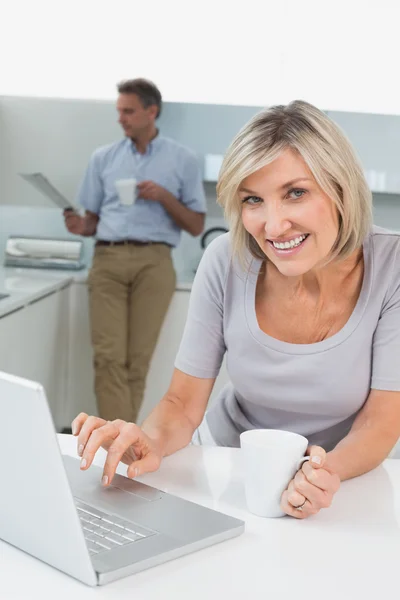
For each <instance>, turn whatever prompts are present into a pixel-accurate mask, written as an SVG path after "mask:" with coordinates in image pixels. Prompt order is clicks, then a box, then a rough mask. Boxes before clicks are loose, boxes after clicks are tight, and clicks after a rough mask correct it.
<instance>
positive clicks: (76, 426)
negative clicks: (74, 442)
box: [71, 412, 89, 435]
mask: <svg viewBox="0 0 400 600" xmlns="http://www.w3.org/2000/svg"><path fill="white" fill-rule="evenodd" d="M88 417H89V415H87V414H86V413H84V412H81V413H79V415H78V416H77V417H75V419H74V420H73V421H72V423H71V430H72V435H78V433H79V432H80V430H81V428H82V425H83V424H84V422H85V421H86V419H87V418H88Z"/></svg>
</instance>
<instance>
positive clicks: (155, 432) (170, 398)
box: [141, 369, 215, 456]
mask: <svg viewBox="0 0 400 600" xmlns="http://www.w3.org/2000/svg"><path fill="white" fill-rule="evenodd" d="M214 382H215V379H200V378H199V377H193V376H192V375H187V374H186V373H183V372H182V371H179V369H174V372H173V376H172V381H171V385H170V387H169V389H168V392H167V393H166V394H165V396H164V397H163V398H162V400H161V401H160V402H159V404H157V406H156V407H155V408H154V409H153V411H152V412H151V413H150V415H149V416H148V417H147V419H146V420H145V421H144V422H143V424H142V427H141V429H142V430H143V431H144V432H145V433H146V434H147V435H148V436H149V437H150V438H151V439H152V440H154V443H155V444H156V445H157V447H158V449H159V452H160V454H161V456H168V455H169V454H173V453H174V452H176V451H177V450H180V449H181V448H184V447H185V446H187V445H188V444H189V443H190V441H191V439H192V435H193V433H194V431H195V429H197V427H198V426H199V425H200V423H201V421H202V420H203V417H204V413H205V411H206V408H207V403H208V399H209V397H210V394H211V392H212V389H213V386H214Z"/></svg>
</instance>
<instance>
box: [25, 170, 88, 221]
mask: <svg viewBox="0 0 400 600" xmlns="http://www.w3.org/2000/svg"><path fill="white" fill-rule="evenodd" d="M19 176H20V177H22V179H24V180H25V181H27V182H28V183H30V184H31V185H32V186H33V187H34V188H35V189H36V190H38V191H39V192H41V193H42V194H43V195H44V196H46V198H49V199H50V200H51V201H52V202H54V204H56V205H57V206H58V207H59V208H61V209H62V210H66V209H69V210H74V211H76V212H79V207H78V206H76V205H75V204H73V203H72V202H70V201H69V200H67V198H66V197H65V196H63V195H62V194H61V192H59V191H58V190H57V189H56V188H55V187H54V185H53V184H51V183H50V181H49V180H48V179H47V177H45V176H44V175H43V173H19Z"/></svg>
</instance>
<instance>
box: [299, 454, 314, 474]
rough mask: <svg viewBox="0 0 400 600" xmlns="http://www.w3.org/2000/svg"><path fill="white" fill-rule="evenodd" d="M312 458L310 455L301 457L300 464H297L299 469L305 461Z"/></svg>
mask: <svg viewBox="0 0 400 600" xmlns="http://www.w3.org/2000/svg"><path fill="white" fill-rule="evenodd" d="M310 458H311V457H310V456H303V458H301V459H300V460H299V464H298V465H297V470H298V471H299V470H300V468H301V466H302V464H303V463H305V462H306V460H310Z"/></svg>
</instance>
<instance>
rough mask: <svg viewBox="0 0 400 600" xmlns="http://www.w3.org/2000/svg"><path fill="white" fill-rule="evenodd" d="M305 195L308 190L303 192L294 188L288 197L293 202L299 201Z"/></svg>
mask: <svg viewBox="0 0 400 600" xmlns="http://www.w3.org/2000/svg"><path fill="white" fill-rule="evenodd" d="M305 193H306V190H301V189H300V188H293V189H291V190H289V191H288V193H287V195H288V196H289V197H290V198H292V199H293V200H298V199H299V198H301V197H302V196H304V194H305Z"/></svg>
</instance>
